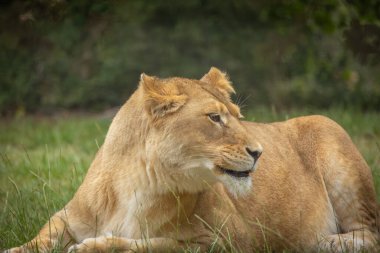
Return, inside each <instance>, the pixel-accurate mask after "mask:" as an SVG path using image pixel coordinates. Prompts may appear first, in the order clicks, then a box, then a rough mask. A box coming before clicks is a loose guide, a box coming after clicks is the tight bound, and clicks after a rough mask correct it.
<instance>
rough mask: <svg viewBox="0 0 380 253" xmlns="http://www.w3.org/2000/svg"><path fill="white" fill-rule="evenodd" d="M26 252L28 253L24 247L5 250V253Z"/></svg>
mask: <svg viewBox="0 0 380 253" xmlns="http://www.w3.org/2000/svg"><path fill="white" fill-rule="evenodd" d="M24 252H25V253H26V252H27V251H25V250H24V249H23V247H14V248H11V249H7V250H5V251H4V252H3V253H24Z"/></svg>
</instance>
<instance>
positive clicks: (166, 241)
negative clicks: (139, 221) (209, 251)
mask: <svg viewBox="0 0 380 253" xmlns="http://www.w3.org/2000/svg"><path fill="white" fill-rule="evenodd" d="M188 247H190V248H193V249H194V250H199V249H200V250H201V251H202V252H203V251H204V250H206V248H204V247H202V245H199V244H193V245H192V244H186V243H184V242H180V241H177V240H174V239H171V238H151V239H138V240H134V239H128V238H123V237H114V236H100V237H96V238H88V239H86V240H84V241H83V242H82V243H79V244H76V245H73V246H71V247H70V248H69V250H68V252H69V253H74V252H75V253H90V252H97V253H106V252H134V253H136V252H150V251H153V252H179V251H183V250H184V249H186V248H188Z"/></svg>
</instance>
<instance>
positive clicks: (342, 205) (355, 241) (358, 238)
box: [319, 125, 379, 251]
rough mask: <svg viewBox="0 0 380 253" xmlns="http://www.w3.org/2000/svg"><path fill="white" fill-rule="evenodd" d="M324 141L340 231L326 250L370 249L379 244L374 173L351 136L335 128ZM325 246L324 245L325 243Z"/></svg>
mask: <svg viewBox="0 0 380 253" xmlns="http://www.w3.org/2000/svg"><path fill="white" fill-rule="evenodd" d="M330 130H331V133H332V135H329V136H330V137H328V138H325V142H324V146H325V147H324V149H323V150H324V151H323V153H322V154H319V156H320V157H325V159H324V161H323V162H322V164H321V165H322V167H323V171H322V173H323V178H324V181H325V186H326V189H327V192H328V195H329V198H330V201H331V204H332V206H333V209H334V211H335V216H336V223H337V231H338V232H340V234H336V235H330V236H327V237H326V238H324V239H323V240H322V242H323V241H325V242H328V243H327V245H326V244H324V245H325V247H324V248H326V247H327V248H328V249H329V250H331V249H335V250H338V251H356V250H359V249H360V248H365V249H371V248H373V247H375V246H376V245H377V240H378V239H379V234H378V229H379V225H378V221H377V219H378V204H377V201H376V193H375V189H374V185H373V179H372V175H371V171H370V169H369V167H368V165H367V164H366V162H365V160H364V159H363V157H362V156H361V154H360V153H359V151H358V150H357V149H356V147H355V145H354V144H353V143H352V141H351V139H350V138H349V136H348V135H347V134H346V133H345V132H344V130H342V129H341V128H340V127H339V126H337V125H335V126H334V125H333V126H332V127H331V128H330ZM322 245H323V243H322Z"/></svg>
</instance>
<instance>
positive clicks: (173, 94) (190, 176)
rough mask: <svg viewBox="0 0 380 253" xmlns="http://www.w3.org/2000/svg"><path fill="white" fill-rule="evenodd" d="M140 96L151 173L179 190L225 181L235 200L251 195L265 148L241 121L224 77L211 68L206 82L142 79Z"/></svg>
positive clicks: (201, 187)
mask: <svg viewBox="0 0 380 253" xmlns="http://www.w3.org/2000/svg"><path fill="white" fill-rule="evenodd" d="M138 91H140V92H141V94H142V95H141V96H142V100H143V104H144V105H143V106H144V112H143V114H144V115H145V116H144V115H141V116H144V117H147V118H148V121H149V123H148V128H149V130H148V131H146V132H147V136H146V141H145V143H146V160H147V161H146V164H147V168H148V170H154V171H153V172H154V173H155V174H157V178H161V179H163V178H164V179H163V181H165V184H167V185H168V186H170V187H175V188H177V189H180V190H185V191H198V190H201V189H204V187H205V185H207V184H209V185H210V184H212V183H215V182H217V181H221V182H222V183H223V184H224V185H225V186H226V187H227V188H228V189H229V191H230V192H231V193H233V194H242V193H244V192H247V190H248V189H249V188H250V186H251V178H250V174H251V172H253V171H254V169H255V167H256V164H257V160H258V158H259V156H260V154H261V152H262V148H261V146H260V144H258V143H256V142H255V141H254V140H253V139H252V136H250V135H249V134H248V132H247V129H246V128H245V126H244V125H243V124H242V122H241V121H240V119H241V118H242V115H241V114H240V109H239V107H238V106H237V105H235V104H233V103H232V102H231V100H230V94H231V93H232V92H234V89H233V87H232V86H231V83H230V82H229V80H228V78H227V77H226V75H225V74H224V73H222V72H221V71H220V70H218V69H216V68H211V70H210V71H209V72H208V73H207V74H206V75H205V76H203V78H202V79H201V80H190V79H185V78H168V79H159V78H157V77H151V76H148V75H145V74H142V75H141V80H140V86H139V90H138ZM148 173H149V172H148Z"/></svg>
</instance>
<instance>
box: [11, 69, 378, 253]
mask: <svg viewBox="0 0 380 253" xmlns="http://www.w3.org/2000/svg"><path fill="white" fill-rule="evenodd" d="M233 91H234V90H233V88H232V86H231V83H230V82H229V80H228V79H227V78H226V75H225V74H224V73H222V72H220V71H219V70H218V69H216V68H212V69H211V70H210V72H209V73H208V74H206V75H205V76H204V77H203V78H202V79H201V81H198V80H190V79H185V78H169V79H159V78H156V77H150V76H147V75H144V74H143V75H142V76H141V81H140V86H139V88H138V89H137V91H136V92H135V93H134V94H133V95H132V96H131V98H130V99H129V100H128V101H127V102H126V103H125V105H124V106H123V107H122V108H121V109H120V111H119V112H118V114H117V115H116V116H115V118H114V120H113V122H112V124H111V126H110V129H109V131H108V134H107V137H106V139H105V142H104V145H103V146H102V148H101V149H100V150H99V152H98V154H97V155H96V158H95V159H94V161H93V163H92V165H91V167H90V169H89V171H88V173H87V176H86V178H85V180H84V182H83V183H82V185H81V186H80V187H79V189H78V191H77V193H76V194H75V196H74V197H73V199H72V200H71V201H70V202H69V203H68V204H67V205H66V206H65V207H64V208H63V209H62V210H61V211H59V212H58V213H57V214H55V215H54V216H53V217H52V218H51V220H50V222H48V223H47V224H46V225H45V226H44V228H43V229H42V230H41V232H40V233H39V235H37V237H36V238H35V239H33V240H32V241H31V242H29V243H27V244H25V245H24V246H21V247H18V248H13V249H11V250H10V252H28V250H29V251H31V250H32V249H33V248H36V247H38V248H39V250H40V251H43V252H44V251H48V250H49V249H52V247H54V245H56V244H57V243H61V245H66V247H65V248H66V249H69V247H70V246H71V247H70V249H69V250H70V251H76V252H109V251H111V250H112V249H113V250H116V251H118V252H146V251H148V250H152V251H153V252H168V251H181V250H183V249H187V248H190V249H192V250H197V249H200V250H201V251H206V250H210V249H214V250H217V251H220V250H227V251H231V250H232V251H238V252H240V251H241V252H252V251H253V250H254V249H259V250H263V249H268V250H275V251H281V250H284V249H294V250H299V251H303V250H318V249H322V250H326V251H331V250H334V251H346V250H348V251H357V250H360V249H362V248H363V247H365V248H366V249H368V250H374V247H375V246H376V245H377V240H378V239H379V238H378V237H379V234H378V228H379V226H378V224H377V210H378V209H377V208H378V207H377V203H376V196H375V190H374V186H373V181H372V176H371V172H370V170H369V168H368V166H367V164H366V162H365V161H364V159H363V158H362V156H361V155H360V153H359V152H358V151H357V149H356V148H355V146H354V144H353V143H352V141H351V140H350V138H349V136H348V135H347V134H346V133H345V131H344V130H343V129H342V128H341V127H340V126H339V125H337V124H336V123H335V122H333V121H332V120H330V119H328V118H326V117H323V116H309V117H300V118H295V119H291V120H288V121H285V122H278V123H272V124H260V123H253V122H243V121H240V120H239V118H240V117H241V114H240V110H239V108H238V106H236V105H234V104H233V103H231V102H230V97H229V95H230V93H231V92H233ZM210 113H213V114H218V115H220V120H221V122H214V121H213V120H212V119H211V118H210V117H209V116H208V115H209V114H210ZM247 148H248V149H249V150H250V151H251V152H255V151H256V152H257V153H261V151H262V150H264V151H263V153H262V156H261V157H260V159H259V163H258V164H257V161H255V158H254V157H253V156H252V155H250V154H249V153H248V152H247ZM255 162H256V163H255ZM220 167H222V168H227V169H229V170H233V171H245V170H250V169H252V170H254V169H256V167H257V170H255V171H254V172H252V173H251V174H250V176H249V177H247V178H240V179H236V178H234V177H232V176H231V175H228V174H226V173H225V172H223V170H222V169H221V168H220Z"/></svg>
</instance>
